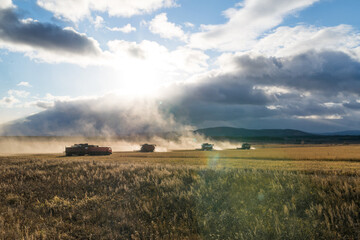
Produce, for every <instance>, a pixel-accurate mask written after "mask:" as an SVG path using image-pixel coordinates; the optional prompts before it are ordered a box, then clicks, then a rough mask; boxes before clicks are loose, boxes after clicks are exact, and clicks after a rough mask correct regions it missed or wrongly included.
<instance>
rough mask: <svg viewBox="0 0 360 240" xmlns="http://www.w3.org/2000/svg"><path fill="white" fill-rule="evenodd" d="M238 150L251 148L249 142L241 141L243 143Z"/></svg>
mask: <svg viewBox="0 0 360 240" xmlns="http://www.w3.org/2000/svg"><path fill="white" fill-rule="evenodd" d="M237 149H238V150H250V149H251V144H249V143H243V145H242V146H241V148H237Z"/></svg>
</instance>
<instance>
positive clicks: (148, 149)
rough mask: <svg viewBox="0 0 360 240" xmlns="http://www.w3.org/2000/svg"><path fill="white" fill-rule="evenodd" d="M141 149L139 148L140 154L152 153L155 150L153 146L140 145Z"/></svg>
mask: <svg viewBox="0 0 360 240" xmlns="http://www.w3.org/2000/svg"><path fill="white" fill-rule="evenodd" d="M140 146H141V148H140V152H154V150H155V146H156V145H155V144H147V143H145V144H143V145H140Z"/></svg>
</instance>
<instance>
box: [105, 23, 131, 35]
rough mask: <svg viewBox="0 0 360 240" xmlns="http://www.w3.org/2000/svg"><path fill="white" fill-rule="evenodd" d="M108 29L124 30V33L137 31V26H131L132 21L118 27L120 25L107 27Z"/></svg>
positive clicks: (113, 30)
mask: <svg viewBox="0 0 360 240" xmlns="http://www.w3.org/2000/svg"><path fill="white" fill-rule="evenodd" d="M107 29H108V30H110V31H112V32H123V33H131V32H135V31H136V28H135V27H133V26H131V24H130V23H128V24H126V25H125V26H123V27H121V28H118V27H113V28H110V27H107Z"/></svg>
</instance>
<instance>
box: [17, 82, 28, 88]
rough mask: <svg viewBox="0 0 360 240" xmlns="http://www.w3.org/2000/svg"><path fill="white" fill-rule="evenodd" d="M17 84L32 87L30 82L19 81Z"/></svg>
mask: <svg viewBox="0 0 360 240" xmlns="http://www.w3.org/2000/svg"><path fill="white" fill-rule="evenodd" d="M16 86H19V87H32V86H31V84H30V83H29V82H19V83H18V84H17V85H16Z"/></svg>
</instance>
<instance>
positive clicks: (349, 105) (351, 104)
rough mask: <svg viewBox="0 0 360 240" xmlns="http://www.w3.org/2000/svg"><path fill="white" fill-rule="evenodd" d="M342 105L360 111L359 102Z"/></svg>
mask: <svg viewBox="0 0 360 240" xmlns="http://www.w3.org/2000/svg"><path fill="white" fill-rule="evenodd" d="M343 106H344V107H346V108H350V109H352V110H357V111H360V103H359V102H349V103H344V104H343Z"/></svg>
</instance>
